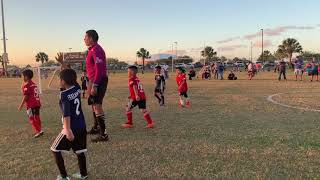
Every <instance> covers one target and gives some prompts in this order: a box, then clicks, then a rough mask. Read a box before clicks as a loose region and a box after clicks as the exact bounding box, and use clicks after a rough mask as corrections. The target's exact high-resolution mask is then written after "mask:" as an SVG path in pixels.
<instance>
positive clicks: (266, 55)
mask: <svg viewBox="0 0 320 180" xmlns="http://www.w3.org/2000/svg"><path fill="white" fill-rule="evenodd" d="M275 59H276V58H275V57H274V56H273V54H272V53H271V52H270V51H268V50H265V51H263V55H262V53H261V54H260V57H259V58H258V60H259V61H263V62H266V61H274V60H275Z"/></svg>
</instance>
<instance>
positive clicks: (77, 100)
mask: <svg viewBox="0 0 320 180" xmlns="http://www.w3.org/2000/svg"><path fill="white" fill-rule="evenodd" d="M74 104H75V105H77V107H76V114H77V116H79V115H80V110H79V108H80V100H79V99H78V98H77V99H75V100H74Z"/></svg>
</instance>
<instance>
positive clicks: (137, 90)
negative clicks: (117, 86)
mask: <svg viewBox="0 0 320 180" xmlns="http://www.w3.org/2000/svg"><path fill="white" fill-rule="evenodd" d="M137 73H138V68H137V67H136V66H130V67H129V68H128V76H129V91H130V97H129V103H128V106H127V109H126V113H127V119H128V121H127V123H125V124H123V125H122V127H123V128H132V127H133V122H132V109H133V108H134V107H136V106H138V107H139V109H140V111H141V112H142V113H143V117H144V119H145V120H146V121H147V123H148V124H147V126H146V128H148V129H152V128H153V126H154V124H153V121H152V119H151V116H150V114H149V112H148V111H147V109H146V95H145V93H144V90H143V87H142V84H141V83H140V80H139V79H138V77H137Z"/></svg>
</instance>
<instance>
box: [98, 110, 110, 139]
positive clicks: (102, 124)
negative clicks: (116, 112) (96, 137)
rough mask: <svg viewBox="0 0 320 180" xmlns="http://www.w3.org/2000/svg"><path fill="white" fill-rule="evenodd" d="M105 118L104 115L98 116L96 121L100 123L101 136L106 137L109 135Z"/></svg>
mask: <svg viewBox="0 0 320 180" xmlns="http://www.w3.org/2000/svg"><path fill="white" fill-rule="evenodd" d="M105 120H106V118H105V116H104V114H102V115H96V121H97V122H98V125H99V127H100V129H99V130H100V136H105V135H107V133H106V124H105Z"/></svg>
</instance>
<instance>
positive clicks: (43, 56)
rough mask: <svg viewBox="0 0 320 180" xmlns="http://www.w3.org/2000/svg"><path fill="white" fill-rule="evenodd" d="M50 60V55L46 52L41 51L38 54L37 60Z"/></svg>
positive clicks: (42, 61)
mask: <svg viewBox="0 0 320 180" xmlns="http://www.w3.org/2000/svg"><path fill="white" fill-rule="evenodd" d="M48 61H49V56H48V55H47V54H46V53H44V52H39V53H38V54H37V55H36V62H41V64H43V63H45V62H48Z"/></svg>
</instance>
